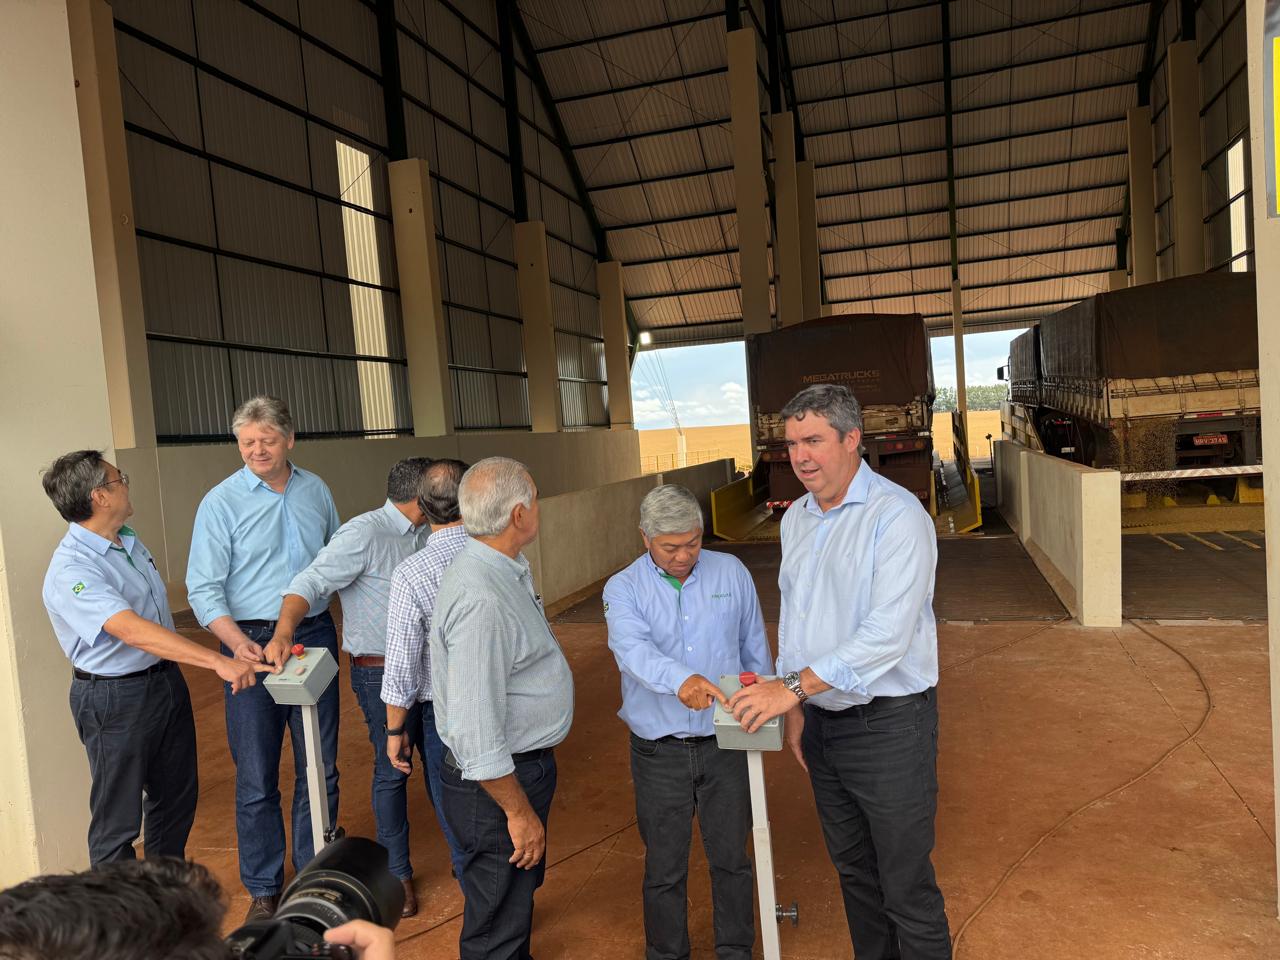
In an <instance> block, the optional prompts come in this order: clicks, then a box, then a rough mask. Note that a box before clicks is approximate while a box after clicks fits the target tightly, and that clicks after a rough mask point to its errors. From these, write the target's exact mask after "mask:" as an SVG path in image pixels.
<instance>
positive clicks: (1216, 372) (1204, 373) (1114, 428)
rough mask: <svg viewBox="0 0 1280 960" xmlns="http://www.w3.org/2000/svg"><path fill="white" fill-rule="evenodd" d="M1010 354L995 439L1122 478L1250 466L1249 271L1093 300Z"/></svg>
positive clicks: (1255, 417) (1252, 347) (1254, 381)
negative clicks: (999, 431) (1110, 470)
mask: <svg viewBox="0 0 1280 960" xmlns="http://www.w3.org/2000/svg"><path fill="white" fill-rule="evenodd" d="M1009 349H1010V352H1009V366H1008V367H1007V368H1006V373H1005V378H1006V379H1007V380H1008V382H1009V397H1008V401H1007V402H1006V404H1005V406H1004V410H1003V413H1002V417H1001V420H1002V426H1003V430H1002V432H1003V434H1004V436H1005V438H1006V439H1010V440H1016V441H1018V442H1020V443H1023V444H1024V445H1027V446H1031V447H1033V448H1036V449H1043V450H1044V451H1045V452H1046V453H1050V454H1053V455H1055V456H1059V457H1064V458H1066V459H1069V460H1073V461H1075V462H1077V463H1082V464H1086V465H1088V466H1094V467H1117V468H1119V469H1121V470H1123V471H1125V472H1142V471H1160V470H1174V469H1189V468H1196V467H1222V466H1242V465H1253V464H1256V463H1258V462H1259V461H1258V457H1259V454H1260V450H1261V446H1260V434H1259V429H1260V426H1259V423H1260V421H1259V405H1260V398H1259V391H1258V313H1257V301H1256V297H1255V294H1254V278H1253V274H1252V273H1205V274H1199V275H1197V276H1191V277H1179V278H1177V279H1173V280H1165V281H1163V282H1160V283H1151V284H1144V285H1143V286H1139V287H1131V288H1128V289H1125V290H1116V291H1111V292H1108V293H1100V294H1097V295H1096V296H1092V297H1089V298H1087V299H1085V300H1081V301H1080V302H1079V303H1076V304H1073V305H1072V306H1070V307H1067V308H1066V309H1064V310H1060V311H1058V312H1057V313H1055V314H1052V315H1050V316H1048V317H1045V318H1044V319H1043V320H1041V321H1040V323H1039V325H1038V326H1036V327H1033V328H1031V329H1030V330H1028V331H1027V332H1026V333H1023V334H1021V335H1020V336H1018V337H1017V338H1015V339H1014V340H1013V341H1012V343H1011V344H1010V348H1009Z"/></svg>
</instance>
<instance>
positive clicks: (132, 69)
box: [116, 33, 204, 148]
mask: <svg viewBox="0 0 1280 960" xmlns="http://www.w3.org/2000/svg"><path fill="white" fill-rule="evenodd" d="M116 60H117V66H118V67H119V71H120V100H121V105H122V107H123V109H124V119H125V122H126V123H132V124H136V125H138V126H140V127H145V128H146V129H148V130H152V131H154V132H156V133H158V134H162V135H163V136H166V137H171V138H173V139H175V140H178V141H180V142H182V143H185V144H186V145H187V146H191V147H197V148H199V147H202V146H203V145H204V135H203V133H202V132H201V130H200V104H199V99H198V97H197V95H196V71H195V68H194V67H192V66H191V65H190V64H187V63H183V62H182V61H181V60H179V59H177V58H176V57H171V56H169V55H168V54H167V53H164V52H163V51H161V50H157V49H156V48H155V47H152V46H149V45H148V44H145V43H143V42H142V41H141V40H136V39H134V38H133V37H131V36H129V35H128V34H125V33H118V34H117V35H116Z"/></svg>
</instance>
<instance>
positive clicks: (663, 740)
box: [654, 734, 715, 743]
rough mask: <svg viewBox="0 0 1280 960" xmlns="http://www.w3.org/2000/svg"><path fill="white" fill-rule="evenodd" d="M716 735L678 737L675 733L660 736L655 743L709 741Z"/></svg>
mask: <svg viewBox="0 0 1280 960" xmlns="http://www.w3.org/2000/svg"><path fill="white" fill-rule="evenodd" d="M714 739H715V735H714V734H712V735H711V736H709V737H677V736H675V735H674V734H673V735H671V736H667V737H659V738H658V739H657V740H656V741H654V742H655V743H707V742H708V741H711V740H714Z"/></svg>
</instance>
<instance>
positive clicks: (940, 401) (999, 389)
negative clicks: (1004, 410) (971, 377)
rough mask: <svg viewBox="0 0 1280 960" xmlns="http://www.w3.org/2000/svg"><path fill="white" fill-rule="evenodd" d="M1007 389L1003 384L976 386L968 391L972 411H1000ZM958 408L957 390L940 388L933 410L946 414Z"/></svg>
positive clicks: (981, 384)
mask: <svg viewBox="0 0 1280 960" xmlns="http://www.w3.org/2000/svg"><path fill="white" fill-rule="evenodd" d="M1006 392H1007V388H1006V387H1005V385H1004V384H1003V383H980V384H974V385H973V386H971V387H969V389H968V401H969V409H970V410H999V409H1000V403H1001V401H1003V400H1004V399H1005V396H1006ZM955 408H956V388H955V387H939V388H938V395H937V397H935V398H934V401H933V409H934V410H937V411H940V412H942V413H946V412H947V411H950V410H954V409H955Z"/></svg>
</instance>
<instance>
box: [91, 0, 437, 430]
mask: <svg viewBox="0 0 1280 960" xmlns="http://www.w3.org/2000/svg"><path fill="white" fill-rule="evenodd" d="M113 10H114V13H115V17H116V37H117V50H118V57H119V66H120V85H121V94H122V98H123V104H124V118H125V127H126V141H127V148H128V154H129V165H130V175H131V180H132V187H133V196H134V208H135V218H136V223H137V235H138V256H139V262H140V269H141V274H142V289H143V306H144V310H145V315H146V328H147V337H148V341H149V347H150V357H151V379H152V384H153V394H154V402H155V411H156V432H157V435H158V440H159V441H160V442H162V443H166V442H191V441H199V440H214V439H220V438H223V437H225V436H227V435H228V433H229V421H230V417H231V412H232V410H233V409H234V407H235V405H236V404H237V403H239V402H240V401H242V400H244V399H245V398H247V397H249V396H252V395H253V394H255V393H263V392H267V393H274V394H278V395H280V396H282V397H284V398H285V399H286V400H287V401H288V402H289V405H290V407H291V408H292V410H293V414H294V418H295V421H296V423H297V426H298V430H299V432H300V433H303V434H310V435H351V436H373V435H385V434H394V433H406V432H410V431H411V430H412V423H411V420H410V410H409V395H408V385H407V378H406V375H405V360H404V334H403V326H402V323H401V319H400V302H399V295H398V292H397V278H396V265H395V257H394V250H393V244H392V235H391V222H390V215H389V203H388V195H387V183H386V160H385V153H386V149H387V148H386V141H387V132H386V120H385V112H384V107H383V97H382V85H381V79H380V69H381V65H380V63H379V57H378V42H377V39H378V38H377V26H376V18H375V16H374V13H373V10H372V9H371V8H370V7H369V6H368V5H367V4H365V3H363V2H361V0H325V2H323V3H319V2H305V3H292V2H282V3H272V4H269V5H268V4H265V3H263V4H259V3H255V2H236V0H115V2H114V4H113Z"/></svg>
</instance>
